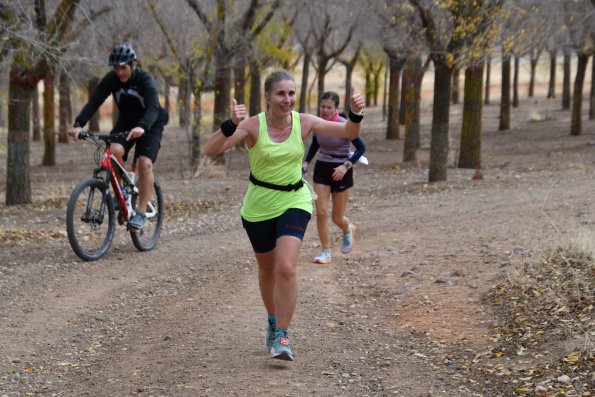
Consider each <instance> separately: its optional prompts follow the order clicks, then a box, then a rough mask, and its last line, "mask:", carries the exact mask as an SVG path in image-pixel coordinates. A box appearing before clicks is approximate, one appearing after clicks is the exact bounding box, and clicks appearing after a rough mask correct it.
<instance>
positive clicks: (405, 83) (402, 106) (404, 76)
mask: <svg viewBox="0 0 595 397" xmlns="http://www.w3.org/2000/svg"><path fill="white" fill-rule="evenodd" d="M387 69H390V68H387ZM409 74H410V72H408V70H407V67H405V68H404V69H403V73H402V77H401V99H400V105H399V124H401V125H405V101H407V99H405V95H406V92H405V87H407V86H408V85H409V84H411V83H410V82H409V81H407V80H408V79H410V78H411V76H410V75H409Z"/></svg>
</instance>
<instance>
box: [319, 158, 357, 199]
mask: <svg viewBox="0 0 595 397" xmlns="http://www.w3.org/2000/svg"><path fill="white" fill-rule="evenodd" d="M341 164H342V163H329V162H326V161H318V160H317V161H316V164H315V165H314V176H313V177H312V181H314V183H319V184H321V185H327V186H330V187H331V193H339V192H343V191H345V190H347V189H349V188H350V187H353V168H350V169H349V170H347V172H346V173H345V175H344V176H343V179H341V180H340V181H335V180H333V172H334V170H335V168H337V167H338V166H340V165H341Z"/></svg>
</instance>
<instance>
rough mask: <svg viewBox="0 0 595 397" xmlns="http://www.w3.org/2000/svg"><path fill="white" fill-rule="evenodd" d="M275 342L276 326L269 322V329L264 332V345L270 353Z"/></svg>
mask: <svg viewBox="0 0 595 397" xmlns="http://www.w3.org/2000/svg"><path fill="white" fill-rule="evenodd" d="M273 343H275V327H274V326H272V325H271V324H269V325H267V330H266V331H265V332H264V346H265V347H266V348H267V351H268V352H269V353H270V352H271V349H272V348H273Z"/></svg>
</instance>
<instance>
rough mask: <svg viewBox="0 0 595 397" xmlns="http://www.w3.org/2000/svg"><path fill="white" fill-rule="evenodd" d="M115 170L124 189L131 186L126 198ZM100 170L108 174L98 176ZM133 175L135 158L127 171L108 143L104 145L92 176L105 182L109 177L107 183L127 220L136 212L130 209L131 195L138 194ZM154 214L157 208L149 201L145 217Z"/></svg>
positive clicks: (151, 216)
mask: <svg viewBox="0 0 595 397" xmlns="http://www.w3.org/2000/svg"><path fill="white" fill-rule="evenodd" d="M116 171H117V172H118V173H119V174H120V176H121V178H122V181H123V184H122V185H123V186H122V187H124V188H125V189H126V188H131V191H129V192H128V197H127V198H126V199H125V198H124V196H123V195H122V191H121V189H120V183H119V182H118V176H117V174H116ZM102 172H107V173H108V175H106V176H105V177H100V173H102ZM135 176H136V158H135V159H134V162H133V163H132V167H131V170H130V172H128V171H126V168H124V165H123V164H121V163H120V162H119V161H118V158H117V157H116V156H115V155H114V153H113V152H112V151H111V150H110V148H109V144H108V145H106V148H105V149H104V150H103V158H102V159H101V162H100V164H99V168H96V169H95V170H94V171H93V177H94V178H100V179H102V180H104V181H106V182H107V181H108V178H109V183H110V185H111V186H112V190H113V192H114V196H115V197H116V199H117V200H118V203H120V208H121V211H122V214H123V215H124V218H125V219H126V220H129V219H130V218H131V217H132V216H134V214H135V213H136V212H135V211H134V210H133V209H132V202H131V200H132V195H133V194H136V195H138V194H139V189H138V187H137V186H136V183H135V182H134V179H135ZM156 215H157V209H156V208H155V206H154V205H153V203H151V202H149V203H148V204H147V209H146V212H145V216H146V217H147V218H153V217H155V216H156Z"/></svg>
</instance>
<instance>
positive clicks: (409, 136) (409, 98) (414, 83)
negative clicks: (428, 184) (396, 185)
mask: <svg viewBox="0 0 595 397" xmlns="http://www.w3.org/2000/svg"><path fill="white" fill-rule="evenodd" d="M403 75H407V76H408V77H407V79H403V81H404V82H406V86H403V91H404V92H406V94H405V102H404V103H403V104H402V108H405V109H406V112H404V118H405V122H406V123H405V141H404V143H403V161H404V162H409V161H415V160H417V149H418V148H419V122H420V110H421V109H420V106H421V80H422V78H423V70H422V66H421V59H420V58H419V57H416V58H414V59H412V60H409V61H408V62H407V65H406V67H405V71H404V72H403Z"/></svg>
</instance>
